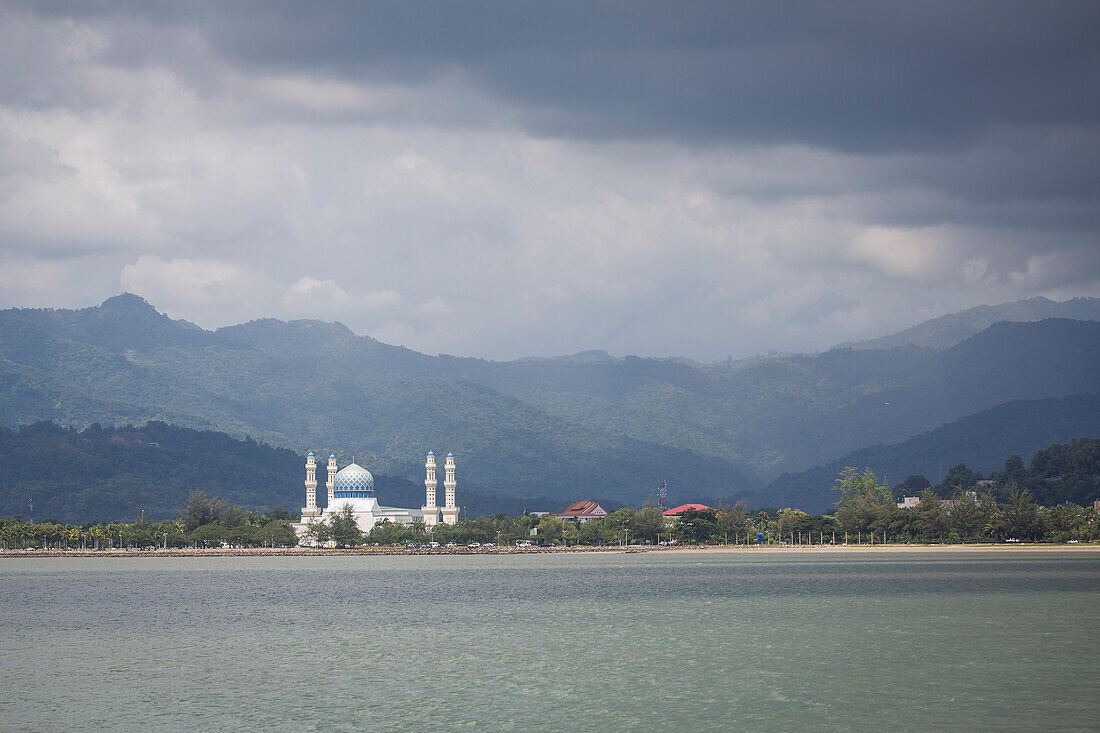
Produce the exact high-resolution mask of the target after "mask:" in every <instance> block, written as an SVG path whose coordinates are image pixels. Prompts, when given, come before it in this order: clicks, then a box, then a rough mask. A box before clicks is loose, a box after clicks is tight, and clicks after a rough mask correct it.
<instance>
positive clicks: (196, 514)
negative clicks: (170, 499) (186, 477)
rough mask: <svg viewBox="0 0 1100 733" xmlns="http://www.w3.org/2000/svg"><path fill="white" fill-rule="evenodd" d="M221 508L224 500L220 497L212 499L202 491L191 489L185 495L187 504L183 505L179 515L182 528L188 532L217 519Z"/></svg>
mask: <svg viewBox="0 0 1100 733" xmlns="http://www.w3.org/2000/svg"><path fill="white" fill-rule="evenodd" d="M223 508H224V502H223V501H222V500H221V499H216V498H214V499H212V498H210V497H208V496H207V495H206V494H205V493H204V492H202V491H198V490H195V491H192V492H191V495H190V496H189V497H187V506H186V507H184V510H183V516H182V517H181V519H182V520H183V526H184V529H186V530H187V531H188V532H190V531H192V530H193V529H195V528H196V527H201V526H203V525H204V524H212V523H214V522H216V521H218V516H219V515H220V514H221V512H222V509H223Z"/></svg>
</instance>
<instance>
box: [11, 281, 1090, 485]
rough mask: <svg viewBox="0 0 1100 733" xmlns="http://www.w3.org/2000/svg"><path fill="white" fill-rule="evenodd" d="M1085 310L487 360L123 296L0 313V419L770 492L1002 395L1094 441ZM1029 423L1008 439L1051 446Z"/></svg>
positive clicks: (1034, 305)
mask: <svg viewBox="0 0 1100 733" xmlns="http://www.w3.org/2000/svg"><path fill="white" fill-rule="evenodd" d="M999 314H1005V315H1007V316H1009V317H1010V318H1011V317H1013V316H1015V317H1018V318H1019V319H1021V320H1022V321H1025V322H1020V321H1019V320H1017V321H1010V322H1006V321H1003V320H992V319H996V318H998V317H999ZM1048 315H1058V316H1061V317H1056V318H1048V317H1046V316H1048ZM1098 315H1100V300H1098V299H1077V300H1073V301H1067V302H1066V303H1055V302H1054V301H1047V300H1045V299H1031V300H1027V301H1020V302H1019V303H1016V304H1004V305H1002V306H993V307H983V308H982V309H972V310H971V311H964V312H962V313H960V314H955V316H948V317H944V318H942V319H936V321H929V322H927V323H925V324H921V325H920V326H918V327H916V328H915V329H909V330H908V331H907V332H901V333H900V334H896V335H895V336H893V337H887V338H886V339H885V340H883V339H879V340H876V341H874V342H865V343H863V344H858V345H854V346H845V347H839V348H835V349H832V350H830V351H826V352H824V353H820V354H793V355H792V354H785V355H773V356H768V357H758V358H754V359H746V360H742V361H739V362H728V363H718V364H696V363H694V362H691V361H689V360H683V359H650V358H640V357H632V356H627V357H622V358H616V357H612V356H610V355H607V354H605V353H602V352H585V353H582V354H578V355H574V356H573V357H560V358H549V359H543V358H532V359H522V360H517V361H511V362H495V361H487V360H482V359H472V358H459V357H453V356H447V355H438V356H431V355H426V354H421V353H417V352H415V351H412V350H409V349H405V348H402V347H399V346H391V345H388V344H384V343H381V342H379V341H377V340H375V339H372V338H369V337H365V336H359V335H356V334H354V333H352V332H351V331H350V330H349V329H347V328H346V327H344V326H343V325H341V324H339V323H325V322H321V321H312V320H302V321H291V322H282V321H277V320H274V319H263V320H258V321H252V322H249V323H245V324H240V325H236V326H230V327H226V328H221V329H217V330H215V331H209V330H205V329H202V328H200V327H198V326H196V325H194V324H191V323H188V322H186V321H180V320H173V319H170V318H169V317H167V316H165V315H164V314H161V313H159V312H157V310H156V309H155V308H154V307H153V306H152V305H150V304H149V303H147V302H145V301H144V300H142V299H141V298H139V297H138V296H135V295H130V294H123V295H120V296H116V297H113V298H110V299H108V300H107V301H105V302H104V303H103V304H101V305H99V306H96V307H92V308H85V309H79V310H54V309H9V310H4V311H0V424H2V425H5V426H8V427H12V428H14V427H16V426H19V425H25V424H29V423H33V422H36V421H52V422H55V423H58V424H59V425H64V426H71V427H76V428H85V427H87V426H89V425H91V424H93V423H100V424H103V425H114V426H123V425H126V424H134V425H141V424H144V423H146V422H147V421H149V420H154V421H163V422H165V423H170V424H174V425H179V426H183V427H188V428H194V429H205V430H219V431H224V432H226V433H228V434H230V435H232V436H236V437H243V436H246V435H247V436H251V437H252V438H253V439H255V440H257V441H261V442H266V443H269V444H271V445H273V446H278V447H286V448H290V449H292V450H293V451H295V452H297V453H299V454H304V452H305V451H306V450H309V449H312V450H316V451H332V452H335V453H336V454H337V455H338V456H339V457H340V458H341V462H342V463H343V462H346V461H348V460H351V459H355V460H356V461H358V462H359V463H361V464H363V465H367V466H368V467H370V468H372V470H375V471H377V472H380V473H383V474H389V475H393V476H397V477H409V478H411V479H413V480H414V481H416V482H417V483H418V479H419V477H420V474H421V472H422V470H423V469H422V466H423V456H424V454H425V453H426V452H427V450H428V449H434V450H436V451H437V452H439V451H443V452H447V451H452V452H454V453H455V455H456V456H457V457H458V459H459V480H460V483H462V484H463V485H464V486H465V487H468V488H469V490H470V491H472V492H476V493H483V494H486V495H495V496H499V497H510V498H512V499H515V498H519V497H531V496H542V497H549V498H551V499H560V500H561V501H565V500H567V499H571V498H579V497H581V496H589V495H592V496H598V497H601V498H606V499H609V500H618V501H628V502H639V501H642V500H644V499H645V498H646V497H647V496H649V495H650V494H652V493H653V492H654V491H655V489H656V485H657V481H658V480H659V479H666V480H667V481H668V483H669V487H670V494H672V496H673V497H680V498H683V499H684V500H685V501H686V500H690V499H693V498H695V497H701V496H711V497H737V496H746V497H754V500H757V501H759V502H761V503H769V504H771V503H774V502H770V501H768V500H767V493H768V491H772V492H773V493H775V494H776V495H777V496H778V495H782V492H789V491H793V489H791V488H789V487H788V488H784V487H783V486H780V485H778V484H773V485H772V486H771V487H770V488H769V482H774V481H777V480H778V477H780V476H783V475H786V476H787V477H790V476H794V475H796V474H798V473H800V472H804V471H807V470H808V469H812V468H814V467H815V466H821V465H826V464H829V465H831V463H830V462H833V461H836V460H837V459H838V456H845V455H846V454H850V453H851V452H852V451H859V450H861V449H864V448H867V447H868V446H874V445H884V444H902V443H903V442H904V441H907V440H909V439H911V438H914V437H915V436H918V435H921V434H923V433H927V432H929V431H934V430H936V429H937V428H939V427H940V426H942V425H945V424H947V423H954V422H956V421H960V420H963V419H965V418H967V417H968V416H973V415H977V414H979V413H984V412H986V411H990V410H993V409H994V408H998V407H1000V406H1002V405H1006V404H1007V403H1013V402H1020V401H1043V400H1055V402H1053V403H1051V405H1053V406H1052V407H1051V408H1050V409H1051V410H1053V411H1054V412H1058V411H1059V410H1060V411H1061V412H1062V413H1064V415H1065V420H1066V421H1067V422H1066V423H1065V426H1064V427H1065V431H1066V433H1065V434H1064V435H1063V434H1062V433H1059V436H1058V439H1062V440H1067V439H1069V438H1071V437H1083V436H1086V435H1088V434H1090V432H1091V433H1093V434H1094V433H1095V427H1093V425H1094V423H1091V422H1089V421H1088V420H1087V419H1086V418H1087V415H1082V414H1081V411H1080V410H1078V409H1076V407H1077V406H1078V404H1079V403H1080V400H1083V399H1086V398H1085V397H1076V396H1079V395H1084V396H1088V395H1095V394H1097V393H1100V368H1098V367H1100V322H1097V321H1096V320H1091V319H1092V318H1093V317H1096V316H1098ZM1067 316H1068V317H1067ZM1082 319H1085V320H1082ZM987 320H992V323H990V324H986V323H985V321H987ZM982 326H984V327H982ZM906 334H908V335H906ZM1006 409H1007V408H1006ZM1051 419H1054V418H1051ZM1074 421H1076V422H1074ZM978 424H980V425H981V426H982V427H981V429H980V430H979V432H980V433H982V434H983V435H985V436H987V437H986V438H982V437H981V436H979V437H978V438H977V440H978V443H981V441H982V440H985V443H982V445H985V446H986V447H987V450H986V449H983V450H986V453H989V454H993V453H996V454H997V455H1003V454H1004V451H1003V450H1001V449H1000V448H999V447H998V446H1000V445H1001V443H1003V441H1001V443H998V442H997V441H998V432H999V431H1000V430H1001V428H1000V427H998V423H997V420H996V419H991V420H988V421H985V422H983V421H981V420H979V421H978V422H977V423H975V425H978ZM976 429H977V428H976ZM1021 429H1022V430H1024V431H1025V432H1026V427H1024V428H1021ZM1040 433H1041V431H1036V435H1035V436H1033V437H1034V440H1032V441H1031V442H1030V443H1029V442H1028V441H1027V440H1021V441H1020V442H1019V445H1025V444H1027V445H1032V444H1033V448H1030V449H1031V450H1037V449H1038V448H1040V447H1043V446H1045V445H1047V444H1049V443H1050V442H1051V441H1050V440H1046V438H1045V437H1042V438H1041V437H1040ZM1044 435H1045V434H1044ZM1044 441H1045V442H1044ZM1021 450H1023V449H1021ZM983 455H984V454H983ZM960 460H965V459H960ZM925 470H931V469H927V468H926V469H925ZM930 477H931V476H930ZM795 495H797V494H792V496H795ZM273 503H274V502H273Z"/></svg>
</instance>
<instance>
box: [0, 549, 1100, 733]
mask: <svg viewBox="0 0 1100 733" xmlns="http://www.w3.org/2000/svg"><path fill="white" fill-rule="evenodd" d="M1098 653H1100V553H1095V552H1066V553H1056V552H1054V553H1052V552H1042V553H1024V552H1013V553H996V554H993V555H992V556H991V555H990V554H984V553H982V554H977V553H949V552H943V553H936V554H927V553H925V554H901V553H873V554H850V555H844V554H839V555H837V554H832V555H825V554H815V555H812V556H811V555H808V554H807V555H797V553H796V552H792V553H791V554H790V555H787V554H768V555H763V554H761V555H753V554H752V553H743V552H742V553H712V554H706V555H687V554H684V555H677V554H675V553H662V554H655V553H648V554H632V555H608V554H591V555H571V556H544V555H534V556H532V555H525V556H496V557H493V556H447V557H315V558H288V557H284V558H279V557H275V558H141V559H129V558H122V559H112V558H103V559H79V558H74V559H63V560H59V559H46V558H42V559H33V560H23V559H18V560H16V559H0V729H3V730H17V731H18V730H28V731H45V730H136V729H146V730H209V731H232V730H264V729H268V730H306V731H313V730H316V731H330V730H348V731H350V730H424V731H428V730H452V729H465V728H468V729H472V730H529V729H536V730H555V731H561V730H564V731H572V730H583V731H587V730H600V731H617V730H692V731H695V730H713V731H725V730H734V729H746V730H769V731H770V730H782V729H793V730H807V729H821V730H857V729H859V730H888V729H901V730H1035V729H1045V730H1073V729H1076V730H1096V729H1097V728H1098V727H1100V677H1098V676H1100V655H1098Z"/></svg>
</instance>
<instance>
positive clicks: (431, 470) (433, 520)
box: [420, 451, 439, 528]
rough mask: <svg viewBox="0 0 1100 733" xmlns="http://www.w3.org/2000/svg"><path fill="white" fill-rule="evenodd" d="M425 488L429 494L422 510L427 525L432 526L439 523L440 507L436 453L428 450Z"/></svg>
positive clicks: (425, 466)
mask: <svg viewBox="0 0 1100 733" xmlns="http://www.w3.org/2000/svg"><path fill="white" fill-rule="evenodd" d="M424 472H425V475H424V490H425V492H426V494H427V496H426V497H425V498H424V506H422V507H420V510H421V511H422V512H423V514H424V524H425V526H427V527H429V528H431V527H434V526H435V525H437V524H439V509H438V508H437V507H436V505H435V487H436V482H435V454H434V453H432V452H431V451H428V460H427V461H426V462H425V463H424Z"/></svg>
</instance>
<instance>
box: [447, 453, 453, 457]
mask: <svg viewBox="0 0 1100 733" xmlns="http://www.w3.org/2000/svg"><path fill="white" fill-rule="evenodd" d="M447 457H448V458H454V457H455V454H454V453H448V454H447Z"/></svg>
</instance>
